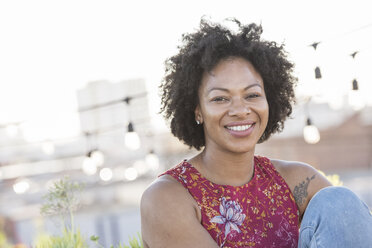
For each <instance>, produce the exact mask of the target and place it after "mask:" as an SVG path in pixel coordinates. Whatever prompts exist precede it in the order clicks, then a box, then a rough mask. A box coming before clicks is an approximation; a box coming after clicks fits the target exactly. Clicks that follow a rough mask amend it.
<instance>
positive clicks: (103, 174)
mask: <svg viewBox="0 0 372 248" xmlns="http://www.w3.org/2000/svg"><path fill="white" fill-rule="evenodd" d="M112 176H113V174H112V170H111V169H110V168H102V169H101V170H100V171H99V177H100V178H101V180H102V181H105V182H107V181H110V180H111V179H112Z"/></svg>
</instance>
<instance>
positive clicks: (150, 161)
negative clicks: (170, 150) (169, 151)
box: [145, 150, 159, 171]
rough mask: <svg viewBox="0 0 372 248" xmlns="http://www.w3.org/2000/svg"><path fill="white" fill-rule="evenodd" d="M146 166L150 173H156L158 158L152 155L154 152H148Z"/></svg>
mask: <svg viewBox="0 0 372 248" xmlns="http://www.w3.org/2000/svg"><path fill="white" fill-rule="evenodd" d="M145 160H146V164H147V166H148V167H149V168H150V170H152V171H156V170H158V169H159V158H158V156H157V155H156V154H155V153H154V151H152V150H151V151H150V152H149V153H148V154H147V155H146V158H145Z"/></svg>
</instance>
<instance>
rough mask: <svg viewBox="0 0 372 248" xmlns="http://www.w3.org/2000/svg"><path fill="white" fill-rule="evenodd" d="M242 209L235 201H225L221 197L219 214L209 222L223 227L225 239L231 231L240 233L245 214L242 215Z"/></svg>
mask: <svg viewBox="0 0 372 248" xmlns="http://www.w3.org/2000/svg"><path fill="white" fill-rule="evenodd" d="M242 211H243V210H242V208H241V207H240V205H239V204H238V203H237V202H235V201H226V198H225V197H222V202H221V204H220V214H221V215H219V216H215V217H213V218H212V219H211V222H214V223H218V224H223V225H225V238H226V236H227V235H228V234H229V233H230V232H231V231H233V230H235V231H236V232H238V233H240V229H239V227H238V226H240V225H241V224H242V223H243V221H244V219H245V214H242Z"/></svg>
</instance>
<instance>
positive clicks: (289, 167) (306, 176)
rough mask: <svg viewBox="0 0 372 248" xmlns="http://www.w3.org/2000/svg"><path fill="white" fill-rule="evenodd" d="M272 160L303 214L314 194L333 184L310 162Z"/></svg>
mask: <svg viewBox="0 0 372 248" xmlns="http://www.w3.org/2000/svg"><path fill="white" fill-rule="evenodd" d="M271 162H272V163H273V165H274V166H275V168H276V170H277V171H278V172H279V173H280V175H281V176H282V177H283V178H284V180H285V181H286V183H287V184H288V186H289V187H290V189H291V191H292V193H293V196H294V198H295V201H296V204H297V206H298V208H299V210H300V215H301V216H302V214H303V213H304V211H305V209H306V207H307V204H308V203H309V201H310V200H311V198H312V197H313V195H314V194H315V193H316V192H318V191H319V190H320V189H322V188H324V187H327V186H331V185H332V184H331V183H330V182H329V181H328V180H327V178H325V177H324V176H323V175H322V174H321V173H320V172H319V171H318V170H317V169H315V168H314V167H312V166H311V165H309V164H306V163H303V162H298V161H286V160H277V159H272V160H271Z"/></svg>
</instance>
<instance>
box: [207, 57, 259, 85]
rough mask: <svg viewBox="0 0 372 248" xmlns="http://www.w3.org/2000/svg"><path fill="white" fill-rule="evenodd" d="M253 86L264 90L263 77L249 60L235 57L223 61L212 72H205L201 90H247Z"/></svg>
mask: <svg viewBox="0 0 372 248" xmlns="http://www.w3.org/2000/svg"><path fill="white" fill-rule="evenodd" d="M252 84H259V85H260V86H261V87H262V88H263V80H262V77H261V75H260V74H259V73H258V72H257V70H256V69H255V68H254V66H253V65H252V63H251V62H249V61H248V60H246V59H243V58H237V57H233V58H227V59H224V60H221V61H220V62H219V63H218V64H217V65H216V66H215V67H214V68H213V69H212V70H211V71H209V72H204V73H203V77H202V81H201V87H200V90H203V91H204V90H208V89H209V88H211V87H223V88H240V87H243V88H245V87H247V86H249V85H252Z"/></svg>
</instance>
